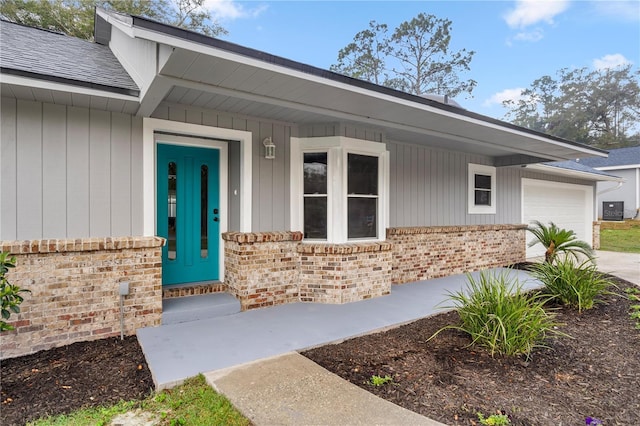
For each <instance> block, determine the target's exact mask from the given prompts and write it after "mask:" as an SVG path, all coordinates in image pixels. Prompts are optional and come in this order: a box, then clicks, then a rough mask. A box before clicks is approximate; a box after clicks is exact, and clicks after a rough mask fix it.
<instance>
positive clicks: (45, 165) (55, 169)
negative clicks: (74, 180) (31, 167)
mask: <svg viewBox="0 0 640 426" xmlns="http://www.w3.org/2000/svg"><path fill="white" fill-rule="evenodd" d="M42 108H43V109H42V173H43V179H42V189H43V191H42V227H43V235H46V237H47V238H65V237H66V236H67V208H66V206H67V172H66V169H67V158H66V157H67V128H66V121H67V108H66V107H65V106H64V105H53V104H43V106H42Z"/></svg>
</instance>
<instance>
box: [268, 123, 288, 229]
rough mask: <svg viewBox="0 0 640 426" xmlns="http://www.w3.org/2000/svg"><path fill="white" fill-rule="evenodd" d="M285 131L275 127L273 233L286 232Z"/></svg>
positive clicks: (271, 226)
mask: <svg viewBox="0 0 640 426" xmlns="http://www.w3.org/2000/svg"><path fill="white" fill-rule="evenodd" d="M284 141H285V129H284V126H282V125H274V126H273V143H275V144H276V158H275V159H274V160H270V161H271V163H272V173H273V176H272V178H271V179H272V180H271V182H272V188H271V190H272V196H271V203H272V214H271V216H272V221H271V225H270V229H271V230H273V231H284V230H286V227H287V225H286V223H285V215H286V210H285V207H286V202H285V200H286V193H285V186H286V182H287V180H288V176H285V173H284V172H285V170H286V159H287V158H286V157H285V155H284V153H285V143H284Z"/></svg>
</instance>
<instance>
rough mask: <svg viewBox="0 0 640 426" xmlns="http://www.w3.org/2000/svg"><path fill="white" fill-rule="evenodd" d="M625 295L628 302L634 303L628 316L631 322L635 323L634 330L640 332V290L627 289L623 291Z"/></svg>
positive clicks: (634, 288)
mask: <svg viewBox="0 0 640 426" xmlns="http://www.w3.org/2000/svg"><path fill="white" fill-rule="evenodd" d="M624 291H625V293H627V297H628V298H629V300H631V301H632V302H634V303H633V304H632V305H631V308H630V309H631V311H630V312H629V316H630V317H631V319H632V320H634V321H635V326H634V328H635V329H636V330H640V289H638V288H636V287H629V288H627V289H625V290H624Z"/></svg>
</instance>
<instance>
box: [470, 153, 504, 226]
mask: <svg viewBox="0 0 640 426" xmlns="http://www.w3.org/2000/svg"><path fill="white" fill-rule="evenodd" d="M476 174H482V175H487V176H491V205H490V206H478V205H476V199H475V186H476V182H475V175H476ZM497 192H498V191H497V187H496V168H495V167H492V166H484V165H481V164H473V163H469V176H468V184H467V194H468V198H467V211H468V213H469V214H496V193H497Z"/></svg>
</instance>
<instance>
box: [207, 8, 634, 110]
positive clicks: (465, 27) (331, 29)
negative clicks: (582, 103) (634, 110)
mask: <svg viewBox="0 0 640 426" xmlns="http://www.w3.org/2000/svg"><path fill="white" fill-rule="evenodd" d="M206 4H207V6H208V7H209V8H210V10H211V11H212V12H213V15H214V16H216V17H217V19H218V21H219V22H220V23H221V24H222V26H224V27H225V28H226V29H227V30H228V31H229V34H228V35H227V36H225V37H224V39H226V40H229V41H231V42H234V43H238V44H241V45H244V46H248V47H252V48H255V49H259V50H263V51H265V52H268V53H272V54H275V55H279V56H283V57H285V58H288V59H293V60H296V61H299V62H303V63H306V64H309V65H314V66H317V67H320V68H324V69H328V68H329V67H330V66H331V65H332V64H334V63H335V62H336V59H337V55H338V51H339V50H340V49H341V48H343V47H344V46H346V45H347V44H348V43H350V42H351V41H352V40H353V37H354V35H355V34H356V33H357V32H359V31H361V30H363V29H366V28H367V27H368V24H369V21H371V20H375V21H377V22H378V23H386V24H387V25H388V26H389V28H390V29H391V30H392V29H393V28H395V27H396V26H397V25H398V24H399V23H401V22H403V21H408V20H410V19H411V18H413V17H414V16H416V15H417V14H418V13H420V12H424V13H428V14H433V15H436V16H437V17H440V18H448V19H450V20H451V21H452V22H453V26H452V27H453V30H452V41H451V45H450V46H451V48H452V49H453V50H454V51H455V50H459V49H462V48H466V49H467V50H474V51H475V52H476V54H475V56H474V58H473V61H472V62H471V71H470V72H467V73H465V74H463V77H464V78H465V79H466V78H473V79H474V80H476V81H477V82H478V85H477V87H476V89H475V90H474V92H473V98H471V99H465V98H459V99H457V100H458V102H460V103H461V104H462V106H463V107H465V108H467V109H469V110H472V111H475V112H478V113H481V114H485V115H488V116H492V117H496V118H503V116H504V113H505V110H504V109H503V108H502V107H501V105H500V100H502V99H505V98H513V97H514V96H516V94H517V93H519V90H520V89H522V88H526V87H528V86H529V85H530V84H531V83H532V82H533V80H535V79H537V78H539V77H542V76H543V75H552V76H553V75H555V72H556V71H557V70H559V69H561V68H581V67H588V68H590V69H595V68H596V67H599V68H602V67H611V66H616V65H619V64H624V63H632V64H633V66H634V69H638V67H640V0H627V1H615V0H598V1H589V0H572V1H570V0H546V1H545V0H542V1H541V0H537V1H532V0H509V1H507V0H502V1H486V0H472V1H457V0H449V1H435V0H433V1H366V0H361V1H326V0H325V1H322V0H316V1H259V0H257V1H238V0H233V1H232V0H207V3H206Z"/></svg>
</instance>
